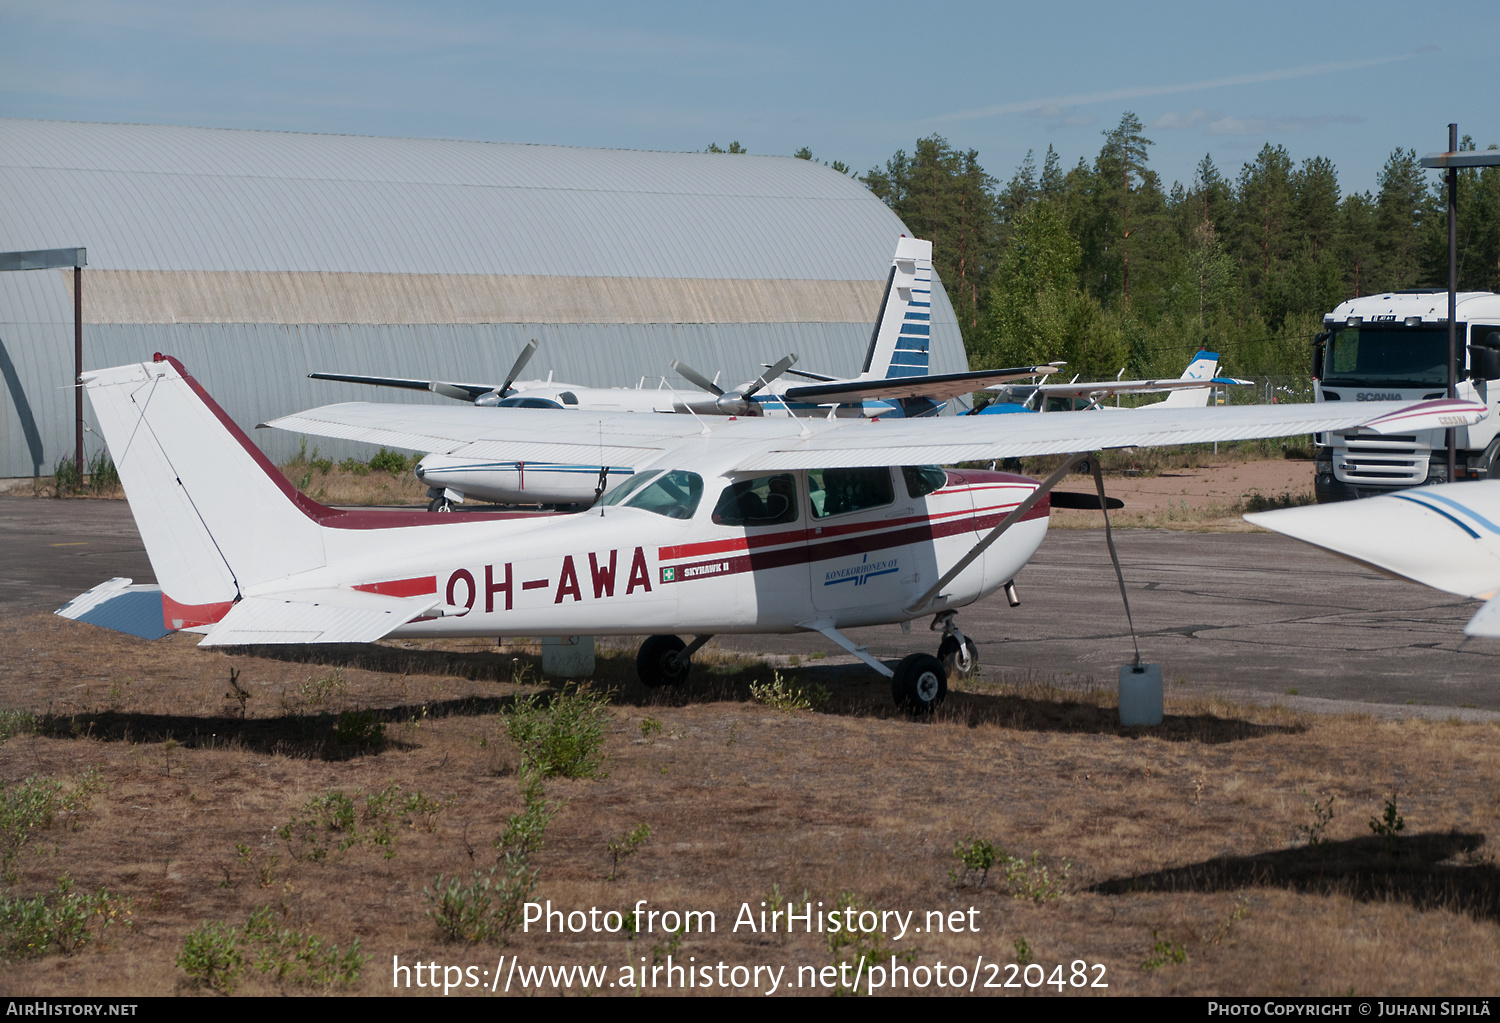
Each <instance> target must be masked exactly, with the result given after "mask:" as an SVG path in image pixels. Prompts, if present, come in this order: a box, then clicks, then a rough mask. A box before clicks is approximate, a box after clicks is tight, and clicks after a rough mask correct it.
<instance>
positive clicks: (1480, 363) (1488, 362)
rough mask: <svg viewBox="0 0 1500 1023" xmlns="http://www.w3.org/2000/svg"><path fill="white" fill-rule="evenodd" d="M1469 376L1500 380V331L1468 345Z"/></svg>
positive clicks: (1477, 378) (1476, 378)
mask: <svg viewBox="0 0 1500 1023" xmlns="http://www.w3.org/2000/svg"><path fill="white" fill-rule="evenodd" d="M1469 378H1470V379H1471V380H1500V331H1495V332H1493V333H1491V334H1490V335H1489V336H1488V337H1486V338H1485V339H1484V340H1483V341H1481V342H1478V343H1477V344H1472V345H1470V346H1469Z"/></svg>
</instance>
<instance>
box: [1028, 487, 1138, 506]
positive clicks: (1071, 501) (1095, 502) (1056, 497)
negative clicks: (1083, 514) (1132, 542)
mask: <svg viewBox="0 0 1500 1023" xmlns="http://www.w3.org/2000/svg"><path fill="white" fill-rule="evenodd" d="M1047 500H1048V502H1049V503H1050V504H1051V505H1052V507H1054V508H1076V509H1078V510H1079V511H1098V510H1099V495H1098V494H1076V493H1073V492H1072V491H1070V490H1054V491H1052V492H1051V493H1050V494H1048V495H1047ZM1104 507H1105V508H1107V509H1109V510H1110V511H1115V510H1116V509H1118V508H1123V507H1125V502H1124V501H1122V500H1120V499H1119V498H1118V497H1106V498H1105V499H1104Z"/></svg>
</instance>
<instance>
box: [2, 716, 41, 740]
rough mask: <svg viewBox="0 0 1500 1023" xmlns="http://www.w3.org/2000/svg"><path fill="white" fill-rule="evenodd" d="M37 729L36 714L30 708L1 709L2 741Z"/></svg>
mask: <svg viewBox="0 0 1500 1023" xmlns="http://www.w3.org/2000/svg"><path fill="white" fill-rule="evenodd" d="M35 731H36V715H34V714H32V713H31V711H29V710H0V743H3V742H5V740H7V739H9V738H10V737H11V736H13V735H29V734H31V733H32V732H35Z"/></svg>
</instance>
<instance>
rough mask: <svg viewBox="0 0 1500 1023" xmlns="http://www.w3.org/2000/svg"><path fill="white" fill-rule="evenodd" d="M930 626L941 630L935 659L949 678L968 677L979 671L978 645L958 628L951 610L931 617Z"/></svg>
mask: <svg viewBox="0 0 1500 1023" xmlns="http://www.w3.org/2000/svg"><path fill="white" fill-rule="evenodd" d="M931 628H932V630H933V631H934V632H936V631H937V630H939V629H941V630H942V632H943V639H942V642H940V643H938V649H937V659H938V661H940V662H941V663H942V665H943V670H944V671H945V672H946V673H947V675H948V677H949V678H969V677H972V676H973V675H975V674H976V673H977V672H978V671H979V646H978V644H976V643H975V642H974V641H973V640H972V639H970V638H969V637H968V636H965V635H964V634H963V632H962V631H960V630H959V627H958V618H957V616H956V615H955V614H954V613H953V612H952V611H944V612H943V613H942V614H940V615H938V616H937V617H935V618H933V620H932V625H931Z"/></svg>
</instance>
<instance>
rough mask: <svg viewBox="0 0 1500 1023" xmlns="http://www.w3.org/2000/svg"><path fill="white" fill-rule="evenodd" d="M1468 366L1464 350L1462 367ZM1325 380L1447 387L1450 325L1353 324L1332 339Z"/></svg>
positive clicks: (1336, 383)
mask: <svg viewBox="0 0 1500 1023" xmlns="http://www.w3.org/2000/svg"><path fill="white" fill-rule="evenodd" d="M1462 370H1463V354H1462V349H1460V354H1459V371H1460V372H1462ZM1323 383H1325V384H1332V385H1334V386H1338V385H1340V384H1343V385H1345V386H1364V385H1377V386H1385V387H1401V386H1406V387H1446V386H1447V385H1448V328H1447V327H1433V328H1423V327H1418V328H1404V327H1396V328H1384V329H1381V328H1373V329H1372V328H1370V327H1364V328H1360V327H1348V328H1345V329H1342V330H1339V331H1337V332H1336V333H1335V334H1334V335H1333V337H1332V338H1330V339H1329V342H1328V355H1327V357H1326V359H1325V362H1324V367H1323Z"/></svg>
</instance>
